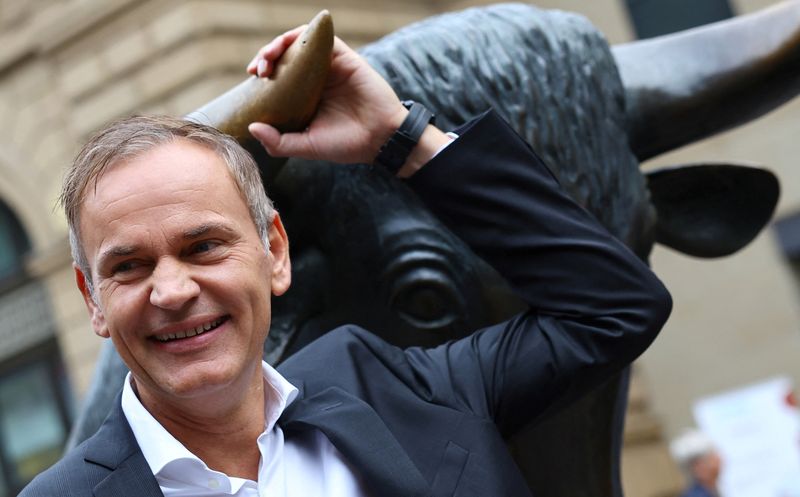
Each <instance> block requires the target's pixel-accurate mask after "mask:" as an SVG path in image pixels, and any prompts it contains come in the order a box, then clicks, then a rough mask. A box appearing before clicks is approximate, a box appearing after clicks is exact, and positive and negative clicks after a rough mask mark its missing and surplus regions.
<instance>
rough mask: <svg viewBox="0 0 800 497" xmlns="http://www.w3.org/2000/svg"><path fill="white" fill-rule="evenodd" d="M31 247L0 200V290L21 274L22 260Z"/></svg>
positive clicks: (12, 215)
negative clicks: (8, 281)
mask: <svg viewBox="0 0 800 497" xmlns="http://www.w3.org/2000/svg"><path fill="white" fill-rule="evenodd" d="M30 249H31V246H30V242H29V241H28V237H27V235H25V231H24V230H23V229H22V225H21V224H20V223H19V221H18V220H17V217H16V216H15V215H14V213H13V212H11V209H9V208H8V206H7V205H6V204H5V203H4V202H3V201H2V200H0V288H2V287H3V286H4V285H3V283H4V282H6V281H7V280H8V279H10V278H13V277H15V276H18V275H20V274H21V273H22V272H23V258H24V256H25V254H27V253H28V251H30Z"/></svg>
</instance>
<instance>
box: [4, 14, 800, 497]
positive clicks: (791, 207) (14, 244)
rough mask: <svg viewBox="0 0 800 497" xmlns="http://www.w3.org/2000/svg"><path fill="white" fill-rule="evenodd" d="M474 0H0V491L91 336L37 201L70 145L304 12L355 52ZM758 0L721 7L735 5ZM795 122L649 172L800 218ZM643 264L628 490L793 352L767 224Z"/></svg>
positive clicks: (621, 33) (44, 440) (784, 276)
mask: <svg viewBox="0 0 800 497" xmlns="http://www.w3.org/2000/svg"><path fill="white" fill-rule="evenodd" d="M475 3H478V2H459V1H449V0H436V1H423V0H409V1H407V2H390V1H387V0H372V1H366V0H335V1H333V2H329V3H324V2H320V1H318V0H298V1H294V2H284V1H281V0H277V1H273V2H267V1H256V0H171V1H158V0H27V1H23V0H0V129H1V130H2V133H0V316H1V318H0V497H2V496H3V495H12V494H15V493H16V491H17V490H19V488H20V485H22V484H24V482H25V481H27V479H29V478H30V477H31V476H32V475H33V474H35V473H36V472H38V471H39V470H40V468H41V467H42V466H47V465H49V464H50V462H51V461H52V460H54V459H55V458H57V457H58V455H59V447H60V444H61V443H62V442H63V437H64V435H65V433H66V430H67V429H68V425H69V422H70V419H71V417H72V416H73V415H74V412H75V409H76V405H78V404H79V402H80V399H81V397H82V395H83V393H84V392H85V390H86V388H87V386H88V384H89V382H90V379H91V374H92V370H93V366H94V362H95V360H96V357H97V354H98V350H99V346H100V343H101V342H100V339H98V338H96V337H95V336H94V335H93V334H92V332H91V330H90V328H89V325H88V320H87V318H86V313H85V309H84V304H83V302H82V299H81V297H80V295H79V294H78V292H77V291H75V289H74V275H73V270H72V268H71V258H70V254H69V247H68V243H67V233H66V224H65V221H64V218H63V215H62V214H61V213H60V212H59V211H58V210H57V209H56V208H55V207H54V204H55V200H56V197H57V194H58V189H59V185H60V180H61V174H62V171H63V168H64V166H65V165H66V164H67V163H68V162H69V160H70V159H71V157H72V156H73V155H74V154H75V152H76V151H77V148H78V147H79V146H80V144H81V143H82V142H83V141H84V140H85V139H86V138H87V136H88V135H89V134H90V133H91V132H92V131H93V130H95V129H97V128H98V127H100V126H102V125H103V124H104V123H106V122H108V121H110V120H112V119H114V118H117V117H120V116H123V115H127V114H131V113H166V114H174V115H181V114H184V113H186V112H188V111H191V110H193V109H194V108H196V107H197V106H199V105H200V104H202V103H204V102H206V101H208V100H209V99H211V98H212V97H214V96H216V95H218V94H220V93H221V92H223V91H224V90H226V89H228V88H229V87H231V86H232V85H234V84H235V83H238V82H239V81H240V80H241V79H243V77H244V74H243V67H244V65H245V63H246V62H247V61H248V60H249V57H250V56H251V55H252V53H253V52H254V51H255V50H256V49H257V48H258V47H259V46H260V45H261V44H263V43H264V42H265V41H266V40H268V39H270V38H271V37H272V36H274V35H276V34H278V33H279V32H281V31H283V30H285V29H287V28H288V27H292V26H295V25H298V24H301V23H303V22H306V21H307V20H308V19H310V18H311V17H313V15H314V14H315V13H316V12H317V11H318V10H320V8H323V7H324V8H328V9H330V10H331V11H332V12H333V14H334V17H335V23H336V29H337V34H338V35H339V36H341V37H342V38H344V39H345V40H346V41H348V42H349V43H350V44H352V45H355V46H358V45H360V44H363V43H366V42H368V41H371V40H374V39H376V38H378V37H379V36H381V35H383V34H385V33H387V32H390V31H392V30H394V29H397V28H398V27H400V26H403V25H405V24H408V23H410V22H412V21H415V20H418V19H421V18H424V17H427V16H430V15H432V14H435V13H439V12H443V11H450V10H457V9H460V8H463V7H466V6H469V5H472V4H475ZM767 3H769V2H765V1H758V0H741V1H740V2H738V3H737V4H735V5H734V7H735V10H736V11H737V12H739V13H745V12H749V11H752V10H755V9H757V8H762V7H764V6H765V5H766V4H767ZM538 5H539V6H542V7H552V8H561V9H564V10H573V11H577V12H582V13H583V14H584V15H586V16H588V17H589V18H590V20H592V21H593V22H594V23H595V24H596V25H597V26H598V27H599V28H600V30H601V31H603V32H604V33H606V34H607V36H608V38H609V40H610V41H611V42H612V43H615V42H624V41H627V40H630V39H632V38H633V34H632V33H633V30H632V28H631V27H630V23H629V21H628V17H627V14H626V9H625V4H624V2H621V1H616V0H602V1H595V2H581V1H578V0H562V1H559V0H547V1H541V2H538ZM798 116H800V105H798V104H797V103H795V104H791V105H789V106H787V107H785V108H784V109H782V110H781V111H779V112H777V113H775V115H773V116H771V117H769V118H767V119H763V120H761V121H759V122H757V123H754V124H753V125H750V126H747V127H746V128H744V129H741V130H737V131H735V132H733V133H728V134H726V135H723V136H721V137H718V138H715V139H713V140H708V141H706V142H704V143H701V144H698V145H695V146H692V147H689V148H687V149H686V150H682V151H678V152H676V153H673V154H670V155H669V156H666V157H661V158H659V159H657V161H654V162H656V163H664V164H666V163H685V162H691V161H698V160H706V159H717V160H719V159H730V160H742V159H745V160H753V161H757V162H763V163H765V164H767V165H769V166H771V167H773V168H774V169H775V170H776V171H777V172H778V174H779V175H780V176H781V178H782V181H783V184H784V195H783V199H782V201H781V205H780V213H779V214H780V215H790V214H792V213H793V212H794V211H796V210H797V209H798V208H800V205H799V204H800V191H798V189H800V186H797V185H800V181H797V180H798V179H800V178H797V176H798V172H797V171H796V169H798V168H797V167H796V166H794V165H793V164H792V163H791V162H792V160H791V158H793V157H797V156H800V153H798V152H800V150H798V147H800V144H798V143H797V142H796V140H794V139H793V138H792V135H793V133H792V131H793V129H792V126H793V125H794V127H795V128H796V127H797V126H796V124H793V122H794V121H795V120H796V119H797V117H798ZM653 265H654V267H655V269H656V271H657V272H658V273H659V274H661V275H663V276H664V278H665V280H666V282H667V283H668V285H669V286H670V287H671V288H672V290H673V292H674V295H675V302H676V306H675V307H676V309H675V314H674V317H673V318H672V320H671V321H670V323H669V324H668V326H667V329H666V330H665V332H664V336H663V337H662V338H660V339H659V341H658V342H657V343H656V345H655V346H654V347H652V349H651V350H650V351H649V352H648V353H647V354H646V356H645V357H644V358H643V360H642V361H640V363H639V365H638V366H637V368H636V370H635V375H634V378H635V380H634V384H633V387H632V391H631V402H630V406H631V407H630V412H629V416H628V424H627V429H626V450H625V455H624V471H623V476H624V480H625V488H626V490H627V494H628V495H630V496H631V497H651V496H652V497H655V496H659V495H664V496H666V495H674V494H675V493H676V492H677V490H678V489H679V488H680V485H681V479H680V476H679V474H678V473H677V470H676V469H675V467H674V465H672V464H671V463H670V461H669V458H668V455H667V453H666V450H665V447H664V445H663V443H661V441H662V440H663V435H664V434H665V433H666V434H668V435H669V434H673V433H675V432H676V431H677V429H679V428H680V427H681V426H683V425H686V424H688V423H691V417H690V414H689V406H690V404H691V401H692V399H694V398H695V397H697V396H699V395H705V394H708V393H712V392H714V391H718V390H720V389H724V388H730V387H731V386H735V385H737V384H741V383H746V382H748V381H752V380H754V379H758V378H759V377H762V376H765V375H770V374H776V373H779V372H780V373H787V374H790V375H792V376H793V377H794V378H800V367H798V366H797V364H800V362H798V361H796V360H794V361H792V358H795V359H796V357H798V352H800V335H798V329H797V328H798V327H797V324H796V323H797V317H798V309H797V298H796V297H797V293H796V286H795V282H794V280H793V276H792V274H791V272H790V271H787V266H788V262H787V261H786V260H785V259H784V258H783V256H782V255H781V250H780V247H779V246H778V244H777V242H776V240H775V239H774V237H771V235H770V233H769V230H767V233H765V234H763V235H762V236H760V237H759V238H758V239H757V240H756V242H755V243H754V244H753V245H752V246H751V247H750V248H748V249H747V250H745V251H744V252H743V253H741V254H738V255H736V256H734V257H731V258H729V259H725V260H721V261H715V262H712V263H709V262H708V261H695V260H689V259H687V258H685V257H682V256H678V255H675V254H674V253H671V252H669V251H667V250H663V249H658V250H656V252H655V253H654V256H653ZM715 351H716V352H715ZM742 357H743V359H742ZM730 363H735V364H737V367H736V368H734V369H731V368H729V367H728V366H729V365H730ZM792 363H794V364H792ZM641 377H644V379H641ZM31 413H36V414H35V415H32V414H31ZM43 427H44V428H43Z"/></svg>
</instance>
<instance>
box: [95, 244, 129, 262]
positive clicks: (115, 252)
mask: <svg viewBox="0 0 800 497" xmlns="http://www.w3.org/2000/svg"><path fill="white" fill-rule="evenodd" d="M138 250H139V246H138V245H117V246H114V247H111V248H109V249H108V250H104V251H103V253H102V254H100V257H99V258H98V260H99V263H98V267H102V266H103V264H104V263H105V262H106V261H107V260H108V259H113V258H115V257H125V256H128V255H131V254H135V253H136V252H137V251H138Z"/></svg>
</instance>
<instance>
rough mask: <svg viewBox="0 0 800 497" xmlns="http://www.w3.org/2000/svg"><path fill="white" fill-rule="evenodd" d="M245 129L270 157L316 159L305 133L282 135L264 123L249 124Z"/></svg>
mask: <svg viewBox="0 0 800 497" xmlns="http://www.w3.org/2000/svg"><path fill="white" fill-rule="evenodd" d="M247 129H248V130H249V131H250V134H251V135H253V137H254V138H255V139H256V140H258V141H259V142H261V145H262V146H263V147H264V148H265V149H266V150H267V153H268V154H269V155H271V156H272V157H300V158H303V159H314V158H316V156H315V154H314V153H313V148H312V146H311V143H310V141H309V140H308V135H307V134H306V133H283V134H281V132H280V131H278V130H277V129H275V128H274V127H273V126H270V125H269V124H264V123H251V124H250V125H249V126H248V127H247Z"/></svg>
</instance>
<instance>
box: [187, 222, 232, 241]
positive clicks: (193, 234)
mask: <svg viewBox="0 0 800 497" xmlns="http://www.w3.org/2000/svg"><path fill="white" fill-rule="evenodd" d="M215 231H222V232H225V233H233V231H234V230H233V229H232V228H231V227H230V226H228V225H227V224H225V223H204V224H201V225H200V226H196V227H194V228H191V229H188V230H186V231H184V232H183V238H184V240H194V239H196V238H200V237H202V236H204V235H206V234H208V233H211V232H215Z"/></svg>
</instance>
